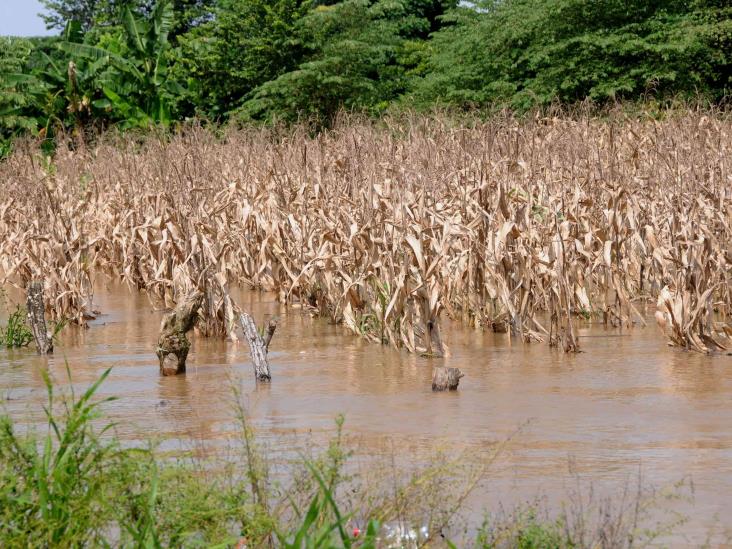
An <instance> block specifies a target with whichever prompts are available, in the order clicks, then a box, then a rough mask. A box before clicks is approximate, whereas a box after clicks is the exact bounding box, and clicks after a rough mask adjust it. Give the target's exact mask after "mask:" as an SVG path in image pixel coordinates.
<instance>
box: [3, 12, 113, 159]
mask: <svg viewBox="0 0 732 549" xmlns="http://www.w3.org/2000/svg"><path fill="white" fill-rule="evenodd" d="M82 39H83V35H82V34H81V29H80V27H79V24H78V23H76V22H69V24H67V26H66V29H65V30H64V33H63V35H62V40H63V41H64V42H66V43H75V42H80V41H81V40H82ZM50 40H55V39H50ZM58 54H59V52H58V51H57V49H56V47H55V45H54V44H53V43H52V42H50V43H48V44H44V45H35V46H34V47H32V49H31V51H30V52H29V53H28V55H27V56H26V57H25V59H23V61H22V63H15V65H14V66H13V67H12V69H14V70H3V71H0V91H2V94H1V96H2V99H0V119H1V120H2V124H0V126H1V128H0V130H2V137H3V138H7V142H8V143H10V140H11V139H12V138H13V137H15V136H17V135H19V134H21V133H24V132H30V133H33V134H36V135H38V136H39V137H41V138H42V139H43V138H46V139H43V142H44V144H46V145H49V146H51V145H52V139H51V138H52V137H53V134H54V132H55V130H56V129H57V128H64V129H67V128H74V129H75V130H78V131H83V130H84V128H85V126H86V125H87V124H89V123H90V122H92V121H94V120H96V119H98V117H99V114H100V113H99V112H92V111H93V108H92V105H91V102H92V100H93V99H94V96H95V85H96V84H95V82H96V80H97V79H98V77H99V75H100V73H101V71H102V70H103V68H104V65H105V63H104V62H103V61H101V60H96V61H91V60H87V59H78V60H76V61H74V60H67V59H64V58H61V57H60V56H59V55H58ZM8 68H10V67H8ZM8 150H9V148H8ZM3 152H5V153H7V152H8V151H2V150H0V155H1V154H2V153H3Z"/></svg>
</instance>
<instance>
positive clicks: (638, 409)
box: [0, 286, 732, 543]
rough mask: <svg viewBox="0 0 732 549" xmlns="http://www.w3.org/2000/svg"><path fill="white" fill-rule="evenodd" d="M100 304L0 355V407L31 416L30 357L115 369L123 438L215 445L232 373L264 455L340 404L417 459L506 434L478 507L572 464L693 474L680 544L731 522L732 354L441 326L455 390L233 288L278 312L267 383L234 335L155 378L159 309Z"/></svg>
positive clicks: (221, 435) (650, 478) (621, 339)
mask: <svg viewBox="0 0 732 549" xmlns="http://www.w3.org/2000/svg"><path fill="white" fill-rule="evenodd" d="M11 297H12V294H11ZM95 301H96V303H98V307H99V309H100V310H102V311H104V312H105V314H104V315H102V316H100V317H99V318H98V319H97V320H95V321H93V322H92V323H91V325H90V328H89V329H88V330H78V329H75V328H67V329H66V330H65V331H64V333H63V334H62V336H61V341H60V344H59V345H58V347H57V351H56V354H54V355H53V357H51V358H49V359H45V358H41V357H38V356H36V354H35V351H34V350H33V349H23V350H14V351H6V350H0V395H1V396H2V403H1V404H0V405H2V407H3V408H4V409H5V410H6V412H8V413H10V414H11V415H12V416H13V417H16V418H19V419H22V420H23V421H28V419H29V418H39V419H40V418H41V415H42V410H41V408H40V403H42V402H43V400H44V398H45V389H44V387H43V382H42V378H41V375H40V373H39V367H42V366H45V365H46V364H48V365H49V366H50V368H51V371H52V373H53V375H54V377H55V378H56V379H58V380H63V379H64V377H65V371H64V362H65V361H67V362H68V364H69V366H70V368H71V370H72V373H73V379H74V382H75V383H78V384H79V385H80V386H84V385H88V383H89V382H91V381H92V380H94V379H96V378H97V377H98V376H99V375H100V374H101V373H102V372H103V371H104V370H105V369H106V368H109V367H112V368H113V369H112V373H111V374H110V377H109V379H108V380H107V382H106V383H105V384H104V386H103V387H102V390H101V393H102V394H103V395H107V396H109V395H115V396H117V397H120V398H119V400H116V401H114V402H112V403H109V404H108V405H107V406H106V410H107V412H108V415H109V416H111V417H112V418H113V419H114V420H116V421H117V422H118V427H117V432H118V434H119V435H120V436H121V437H122V438H123V439H126V440H139V439H144V438H148V437H153V436H154V437H158V438H160V439H162V446H163V448H166V447H169V448H171V449H174V448H178V447H180V446H181V445H185V444H191V443H195V444H201V443H202V446H204V447H206V446H210V447H212V448H215V447H216V446H217V444H221V441H224V440H225V439H226V438H227V436H229V435H231V434H232V433H233V432H234V429H235V426H234V423H233V421H232V413H231V407H230V395H231V390H230V385H229V384H230V381H229V380H230V379H232V376H234V377H239V378H240V379H241V380H242V381H240V383H242V384H243V392H244V393H245V395H246V397H247V402H248V407H249V411H250V413H251V415H252V418H253V420H254V422H255V424H256V426H257V430H258V433H259V435H260V436H262V437H264V438H265V439H266V440H267V441H268V445H269V446H270V448H271V449H273V450H275V451H276V450H277V447H278V444H282V445H285V444H289V443H288V442H286V441H289V440H291V439H292V436H293V435H299V434H309V433H314V434H315V435H314V436H317V434H318V433H325V432H328V431H330V430H331V429H332V426H333V419H334V417H335V416H336V415H337V414H339V413H344V414H345V416H346V431H347V433H349V434H350V435H352V436H355V437H358V438H359V440H360V441H361V442H362V443H363V442H365V443H366V446H368V442H369V441H370V440H373V441H374V447H376V446H378V445H380V444H381V443H382V442H383V440H384V439H385V438H388V439H389V440H390V441H393V447H394V448H397V450H398V449H400V448H401V449H403V450H404V452H409V453H411V454H412V455H414V456H415V459H418V456H419V455H420V453H421V452H424V454H425V455H426V454H427V453H429V451H430V450H431V449H432V448H434V447H436V446H440V447H443V448H444V447H448V448H455V449H461V448H471V447H476V448H478V447H482V446H487V445H489V444H492V443H495V442H497V441H502V440H504V439H506V437H509V436H511V435H512V434H514V433H515V432H516V430H517V429H519V432H518V433H515V435H514V437H513V438H512V441H511V443H510V444H509V446H508V448H507V450H506V451H505V452H504V453H503V454H502V455H501V456H500V457H499V459H498V461H497V462H496V463H495V465H494V466H493V469H492V473H491V480H490V482H491V486H492V489H491V491H490V494H485V495H480V494H479V495H478V496H477V500H478V501H476V502H475V505H481V504H485V505H486V506H490V505H492V504H493V503H494V502H495V501H496V500H497V499H500V500H501V501H503V502H504V503H507V504H509V505H510V504H513V503H517V502H520V501H523V500H526V499H529V498H532V497H534V496H536V495H545V496H547V497H548V498H549V499H557V500H558V499H561V498H562V494H565V493H566V491H567V486H568V484H572V483H573V482H574V481H573V478H572V477H571V476H570V475H569V473H568V463H569V462H570V461H571V462H573V463H575V464H576V467H577V470H578V471H579V472H580V474H581V475H582V477H583V478H585V479H591V480H592V482H593V483H596V484H597V485H598V486H616V487H617V486H621V485H622V484H623V483H627V482H628V479H631V480H632V479H634V478H635V477H636V476H637V474H638V471H639V470H640V471H641V474H642V476H643V479H644V482H645V483H648V484H651V485H654V486H665V485H669V484H672V483H674V482H676V481H679V480H681V479H682V478H690V479H691V480H692V481H693V486H694V492H693V493H694V501H693V503H692V502H686V503H684V504H683V505H682V507H683V511H684V513H686V514H688V515H689V518H690V520H689V521H688V522H687V523H686V524H685V525H683V526H682V527H681V529H680V532H681V537H679V538H678V541H679V543H685V542H691V541H693V542H694V543H698V542H701V541H704V539H705V537H706V535H707V533H708V532H709V531H710V529H712V528H714V529H715V531H716V532H719V531H721V530H723V528H724V527H725V526H726V525H727V524H730V525H732V519H728V518H727V517H728V516H731V515H732V511H730V509H732V357H729V356H716V357H704V356H699V355H696V354H690V353H686V352H683V351H679V350H675V349H671V348H669V347H667V345H666V343H665V341H664V339H663V338H662V337H661V336H660V334H659V333H658V331H657V329H656V328H655V326H649V327H647V328H636V329H635V330H633V331H632V333H630V334H628V335H626V334H621V333H620V332H618V331H616V330H605V329H604V328H602V327H601V326H591V327H590V326H588V327H585V328H583V329H582V330H581V332H580V334H581V335H582V336H583V337H582V339H581V344H582V348H583V350H584V351H585V352H583V353H580V354H578V355H565V354H563V353H562V352H558V351H555V350H551V349H549V347H548V346H547V345H546V344H532V345H524V344H522V343H520V342H517V341H515V340H513V341H511V340H510V338H509V337H508V336H507V335H505V334H493V333H487V332H485V333H484V332H481V331H471V330H465V329H463V328H458V327H452V326H447V327H446V330H445V333H446V340H447V342H448V345H449V349H450V356H449V357H448V358H446V359H443V360H440V361H439V362H440V363H442V362H444V363H446V364H447V365H449V366H457V367H459V368H461V369H462V370H463V371H464V372H465V374H466V377H465V378H463V380H462V382H461V384H460V389H459V391H457V392H453V393H445V394H433V393H432V392H431V390H430V379H431V367H432V365H433V364H434V363H436V362H438V361H437V360H434V359H433V360H430V359H426V358H421V357H415V356H412V355H408V354H406V353H405V352H400V351H396V350H393V349H390V348H386V347H382V346H379V345H374V344H369V343H366V342H363V341H361V340H359V339H358V338H355V337H353V336H351V335H349V334H347V333H345V332H344V331H343V330H342V329H341V328H339V327H336V326H332V325H329V324H328V323H327V322H326V321H324V320H321V319H312V318H310V317H309V316H307V315H303V314H301V312H300V311H298V310H296V309H290V310H289V311H285V310H284V309H282V308H281V307H280V306H279V304H277V303H276V302H275V301H274V299H273V297H272V296H270V295H267V294H259V293H253V292H252V293H248V292H244V293H242V294H241V295H240V296H239V297H238V303H239V304H240V305H241V306H242V307H243V308H245V309H247V310H249V311H251V312H253V314H254V316H255V318H256V319H257V320H258V321H260V322H261V321H262V320H263V319H265V318H267V317H268V316H270V315H280V317H281V318H280V325H279V327H278V330H277V333H276V335H275V337H274V340H273V343H272V347H271V350H270V363H271V366H272V374H273V381H272V383H271V384H270V385H266V386H259V387H257V386H255V383H254V377H253V373H252V367H251V364H250V362H249V356H248V349H247V347H246V345H245V344H239V345H236V344H232V343H226V342H223V341H212V340H204V339H200V338H194V342H193V349H192V352H191V354H190V355H189V366H188V373H187V374H186V375H185V376H178V377H167V378H162V377H160V375H159V373H158V366H157V359H156V357H155V355H154V348H155V343H156V339H157V334H158V328H159V324H160V319H161V317H162V313H161V312H159V311H154V310H153V308H152V307H151V305H150V303H149V302H148V300H147V298H146V297H145V296H144V295H139V294H135V293H132V292H129V291H128V290H127V289H126V288H123V287H116V286H112V287H103V288H100V289H99V290H98V294H97V296H96V300H95ZM309 436H312V435H309ZM376 441H379V443H378V444H377V442H376ZM481 498H483V500H484V501H480V500H481Z"/></svg>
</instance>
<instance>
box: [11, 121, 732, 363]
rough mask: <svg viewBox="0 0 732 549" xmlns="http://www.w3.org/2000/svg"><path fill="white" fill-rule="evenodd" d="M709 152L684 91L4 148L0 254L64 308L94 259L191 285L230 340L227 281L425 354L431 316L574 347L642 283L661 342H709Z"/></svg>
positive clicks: (716, 341) (716, 292)
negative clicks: (651, 103)
mask: <svg viewBox="0 0 732 549" xmlns="http://www.w3.org/2000/svg"><path fill="white" fill-rule="evenodd" d="M731 153H732V127H731V126H730V119H729V117H728V116H726V115H725V114H724V113H721V112H716V111H713V110H702V109H693V108H689V109H687V110H684V111H677V112H672V113H665V114H663V115H661V116H657V117H651V116H643V115H638V116H634V117H629V116H627V115H625V114H624V113H622V112H610V113H606V114H605V115H603V116H597V115H594V114H592V113H589V112H582V111H578V112H574V113H562V112H556V113H554V112H549V113H545V114H537V115H536V116H527V117H524V118H520V119H519V118H516V117H514V116H513V115H510V114H497V115H495V116H494V117H492V118H490V119H488V120H486V121H473V122H472V123H471V124H470V125H459V124H455V123H453V121H451V120H450V119H448V118H445V117H438V116H435V117H432V118H427V117H418V116H409V115H405V116H402V117H398V118H391V119H384V120H382V121H381V122H379V123H372V122H364V121H362V120H359V119H354V118H349V117H343V118H342V119H341V120H339V121H338V122H336V123H335V124H334V126H333V127H332V128H331V129H330V130H328V131H323V132H321V133H319V134H316V135H313V134H311V133H309V132H308V131H307V128H304V127H293V128H290V129H251V128H250V129H240V130H234V129H230V130H229V131H227V132H226V133H225V134H224V135H223V136H216V135H214V134H213V133H211V132H209V131H207V130H203V129H201V128H197V127H191V128H188V129H186V130H184V131H181V132H180V133H178V134H176V135H173V136H170V137H169V138H165V139H163V138H158V137H152V136H151V137H149V138H147V139H137V138H133V137H131V136H129V135H128V136H114V135H109V136H107V137H106V138H102V139H100V140H99V141H98V143H97V144H96V145H94V147H93V148H85V147H75V148H71V147H68V146H64V144H63V143H62V144H61V145H60V146H59V148H58V150H57V153H56V156H55V157H54V159H53V160H52V161H46V160H43V157H42V156H41V154H40V151H39V150H38V149H36V148H35V146H33V145H31V144H26V145H25V146H20V145H19V146H18V147H17V150H16V152H15V153H14V154H13V155H12V156H11V157H9V158H8V159H7V160H6V161H4V162H3V164H2V165H0V181H2V183H0V189H1V190H2V193H0V196H2V197H3V198H2V199H0V237H2V238H1V239H0V271H2V272H3V273H4V278H5V280H7V281H9V282H12V283H14V284H16V285H18V286H21V287H24V286H25V285H27V283H28V281H29V280H31V279H32V278H34V277H38V276H41V275H45V277H46V295H47V296H49V298H50V299H49V312H50V313H51V315H52V316H53V317H54V318H60V317H64V318H71V319H74V320H76V321H77V322H79V323H84V322H85V319H87V318H88V317H89V316H90V315H93V314H94V312H93V308H92V305H91V299H92V297H93V295H92V288H93V285H94V278H95V276H98V275H99V274H101V273H107V274H110V275H112V276H115V277H118V278H119V279H121V280H123V281H125V282H126V283H127V284H129V285H130V287H132V288H134V289H139V290H142V291H144V292H146V293H147V295H148V296H149V297H150V299H151V300H152V301H153V302H155V303H157V304H160V305H161V306H170V305H172V304H174V303H175V302H177V301H178V300H179V299H180V298H181V296H182V295H185V294H186V293H187V292H189V291H191V290H193V289H196V290H199V291H201V292H203V293H204V295H205V296H206V300H205V305H204V307H203V311H202V315H201V316H202V321H201V323H200V324H199V327H198V329H199V331H200V332H201V333H203V334H204V335H217V336H222V337H229V338H232V339H233V338H236V337H237V335H236V331H235V319H236V318H237V313H238V308H237V305H236V303H234V301H233V300H232V299H231V297H230V295H229V286H230V285H232V284H237V285H247V286H250V287H253V288H258V289H263V290H267V291H272V292H275V293H276V294H277V295H278V296H279V299H280V300H281V301H282V302H283V303H286V304H288V305H290V306H296V307H300V308H303V309H305V310H307V311H309V312H310V313H312V314H315V315H319V316H322V317H325V318H327V319H329V320H330V321H332V322H334V323H339V324H342V325H344V326H345V327H346V328H348V329H349V330H351V331H352V332H354V333H355V334H358V335H360V336H362V337H364V338H366V339H368V340H370V341H374V342H381V343H385V344H390V345H394V346H398V347H404V348H406V349H408V350H409V351H412V352H418V353H425V354H429V355H439V354H443V353H445V352H446V348H445V342H444V341H443V339H442V331H441V325H442V321H443V319H444V318H449V319H451V320H454V321H459V322H462V323H465V324H467V325H471V326H477V327H481V328H483V329H491V330H495V331H501V332H507V333H508V334H510V335H511V336H512V337H516V338H519V339H523V340H525V341H545V342H547V343H548V344H550V345H553V346H557V347H559V348H561V349H563V350H565V351H567V352H574V351H578V350H579V340H578V336H577V330H578V327H580V326H581V325H582V323H583V322H587V321H596V322H603V323H604V324H606V325H607V326H609V327H614V328H617V329H630V328H632V327H633V326H635V325H638V324H644V323H645V317H646V310H645V306H646V304H647V303H649V302H650V303H652V302H654V301H657V303H658V305H657V314H656V319H657V321H658V322H659V324H660V325H661V326H662V328H663V329H664V331H665V332H666V334H667V335H668V338H669V342H670V343H671V344H673V345H677V346H680V347H683V348H687V349H691V350H696V351H700V352H710V351H713V350H718V349H724V348H727V347H729V345H730V341H729V338H730V334H731V333H732V329H731V328H730V325H729V324H728V322H727V318H728V315H729V313H730V304H731V299H730V295H731V294H730V284H729V269H730V267H729V265H730V261H731V257H730V253H729V250H728V246H727V243H728V242H729V241H730V237H732V234H731V233H732V226H731V223H730V220H729V216H728V215H727V213H726V212H727V211H728V209H729V208H730V200H731V199H732V196H731V195H730V175H729V174H730V173H732V160H731V159H732V154H731Z"/></svg>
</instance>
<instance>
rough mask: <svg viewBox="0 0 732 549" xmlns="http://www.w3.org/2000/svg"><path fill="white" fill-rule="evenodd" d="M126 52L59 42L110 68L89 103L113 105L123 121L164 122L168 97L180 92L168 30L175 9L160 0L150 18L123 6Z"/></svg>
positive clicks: (167, 119)
mask: <svg viewBox="0 0 732 549" xmlns="http://www.w3.org/2000/svg"><path fill="white" fill-rule="evenodd" d="M122 23H123V24H122V27H123V30H124V37H125V42H126V44H125V45H126V50H127V51H126V55H124V56H123V55H120V54H118V53H115V52H112V51H110V50H109V49H105V48H101V47H98V46H91V45H89V44H80V43H76V42H70V41H64V42H61V43H60V44H59V48H60V49H61V50H63V51H65V52H66V53H68V54H69V55H71V56H72V57H74V58H83V59H86V60H89V61H91V62H92V63H102V64H106V65H107V66H109V67H110V68H111V69H112V70H108V71H105V72H104V75H103V77H102V78H100V79H99V86H100V88H101V90H102V92H103V95H104V96H103V97H101V98H99V99H97V100H95V101H94V102H93V106H94V107H96V108H100V109H105V110H108V111H111V112H112V113H113V114H114V115H115V118H117V119H118V120H119V122H120V125H121V126H122V127H141V126H142V127H146V126H150V125H153V124H163V125H168V124H169V123H170V121H171V116H170V101H169V99H170V98H171V97H173V96H175V95H176V94H178V93H180V92H181V89H180V86H179V85H178V84H177V83H176V82H175V81H174V80H173V79H171V78H169V71H168V64H169V50H170V44H169V41H168V33H169V32H170V29H171V27H172V25H173V9H172V7H171V5H170V3H169V1H168V0H158V2H157V3H156V4H155V7H154V9H153V11H152V13H151V14H150V18H149V20H144V19H142V18H136V17H135V16H134V15H133V13H132V11H131V10H130V9H129V8H127V9H126V10H125V14H124V17H123V19H122Z"/></svg>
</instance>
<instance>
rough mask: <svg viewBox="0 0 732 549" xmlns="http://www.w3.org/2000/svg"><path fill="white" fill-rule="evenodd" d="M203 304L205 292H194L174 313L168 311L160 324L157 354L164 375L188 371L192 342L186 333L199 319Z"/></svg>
mask: <svg viewBox="0 0 732 549" xmlns="http://www.w3.org/2000/svg"><path fill="white" fill-rule="evenodd" d="M202 304H203V294H202V293H201V292H194V293H192V294H190V295H189V296H187V297H186V298H185V299H184V300H183V301H181V302H180V303H179V304H178V305H177V306H176V307H175V310H174V311H173V312H172V313H168V314H167V315H166V316H165V318H163V322H162V323H161V325H160V338H159V339H158V349H157V353H156V354H157V355H158V359H159V360H160V373H161V374H162V375H164V376H172V375H176V374H182V373H185V371H186V358H188V350H189V349H190V348H191V342H190V341H188V337H186V333H187V332H189V331H190V330H192V329H193V326H194V324H195V323H196V320H197V319H198V309H200V308H201V305H202Z"/></svg>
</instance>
